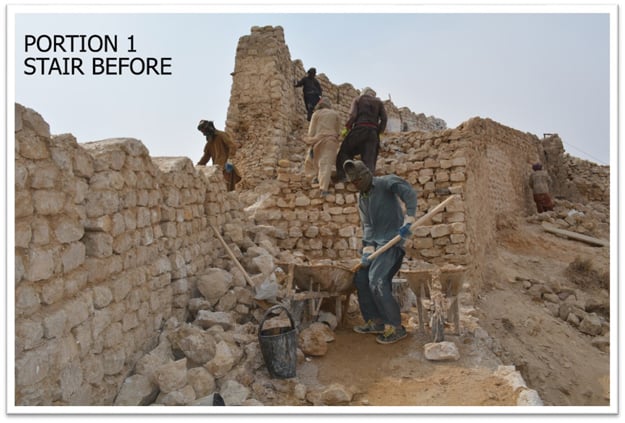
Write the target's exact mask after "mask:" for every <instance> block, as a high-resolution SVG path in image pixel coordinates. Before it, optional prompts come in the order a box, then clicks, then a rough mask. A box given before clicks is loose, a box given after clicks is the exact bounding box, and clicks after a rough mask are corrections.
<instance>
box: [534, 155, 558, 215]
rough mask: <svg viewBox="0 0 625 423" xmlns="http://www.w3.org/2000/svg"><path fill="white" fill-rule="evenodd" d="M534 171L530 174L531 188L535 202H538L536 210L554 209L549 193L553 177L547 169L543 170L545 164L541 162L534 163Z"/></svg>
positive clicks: (539, 211) (540, 211)
mask: <svg viewBox="0 0 625 423" xmlns="http://www.w3.org/2000/svg"><path fill="white" fill-rule="evenodd" d="M532 169H534V173H532V174H531V175H530V181H529V184H530V188H532V192H533V193H534V202H535V203H536V210H538V213H542V212H546V211H551V210H553V207H554V204H553V201H552V200H551V196H550V195H549V184H551V178H550V177H549V174H548V173H547V171H546V170H543V166H542V165H541V164H540V163H535V164H533V165H532Z"/></svg>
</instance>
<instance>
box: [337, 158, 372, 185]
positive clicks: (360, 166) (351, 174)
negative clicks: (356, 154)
mask: <svg viewBox="0 0 625 423" xmlns="http://www.w3.org/2000/svg"><path fill="white" fill-rule="evenodd" d="M343 170H345V174H346V175H347V179H349V180H350V181H355V180H357V179H360V178H362V177H363V176H365V175H371V171H370V170H369V168H368V167H367V165H365V164H364V163H363V162H362V161H360V160H347V161H346V162H345V163H344V164H343Z"/></svg>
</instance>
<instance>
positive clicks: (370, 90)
mask: <svg viewBox="0 0 625 423" xmlns="http://www.w3.org/2000/svg"><path fill="white" fill-rule="evenodd" d="M362 95H370V96H371V97H375V96H376V95H377V94H376V92H375V91H374V90H373V88H370V87H365V88H363V90H362Z"/></svg>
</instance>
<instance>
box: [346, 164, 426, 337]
mask: <svg viewBox="0 0 625 423" xmlns="http://www.w3.org/2000/svg"><path fill="white" fill-rule="evenodd" d="M343 169H344V170H345V174H346V175H347V178H348V180H349V181H350V182H352V183H353V184H354V185H355V186H356V188H357V189H358V191H359V195H358V210H359V212H360V221H361V224H362V229H363V237H362V246H363V249H362V257H361V264H362V265H361V267H360V269H359V270H358V272H356V275H354V284H355V285H356V291H357V293H358V302H359V305H360V312H361V313H362V317H363V319H364V321H365V324H364V325H361V326H355V327H354V331H355V332H357V333H373V334H377V337H376V341H377V342H378V343H380V344H392V343H394V342H397V341H399V340H400V339H403V338H405V337H406V329H405V328H404V327H403V326H402V324H401V313H400V308H399V304H397V301H395V299H394V298H393V295H392V293H393V292H392V281H393V276H394V275H395V273H397V271H399V268H400V267H401V263H402V260H403V258H404V255H405V250H404V245H403V244H404V240H405V239H406V237H408V235H410V226H411V225H412V223H414V220H415V218H414V217H415V214H416V211H417V193H416V192H415V190H414V188H413V187H412V186H411V185H410V184H409V183H408V182H407V181H405V180H403V179H402V178H400V177H399V176H396V175H384V176H378V177H374V176H373V175H372V173H371V171H370V170H369V169H368V168H367V166H366V165H365V164H364V163H363V162H362V161H360V160H355V161H354V160H347V161H346V162H345V164H344V166H343ZM400 200H401V201H402V202H403V203H404V205H405V207H406V215H405V216H404V213H403V211H402V207H401V203H400ZM398 234H399V235H401V238H402V240H401V241H400V242H398V243H397V244H395V245H394V246H392V247H391V248H389V249H388V250H387V251H385V252H383V253H382V254H380V255H379V256H378V257H376V258H375V259H374V260H372V261H371V262H370V261H369V260H368V257H369V255H371V254H373V252H375V251H376V249H378V248H380V247H382V246H383V245H385V244H386V243H387V242H388V241H390V240H391V239H393V238H395V236H397V235H398Z"/></svg>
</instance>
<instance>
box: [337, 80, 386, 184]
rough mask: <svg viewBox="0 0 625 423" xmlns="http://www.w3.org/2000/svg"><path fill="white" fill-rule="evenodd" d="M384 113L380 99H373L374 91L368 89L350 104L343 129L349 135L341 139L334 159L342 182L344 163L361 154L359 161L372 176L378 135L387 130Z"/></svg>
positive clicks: (378, 139) (378, 146)
mask: <svg viewBox="0 0 625 423" xmlns="http://www.w3.org/2000/svg"><path fill="white" fill-rule="evenodd" d="M386 121H387V116H386V110H385V109H384V104H383V103H382V100H380V99H379V98H377V97H376V94H375V91H373V90H372V89H371V88H369V87H367V88H365V89H364V90H363V91H362V95H360V96H359V97H356V98H355V99H354V101H353V102H352V107H351V109H350V112H349V119H348V120H347V123H346V124H345V126H346V127H347V129H349V130H350V131H349V133H348V134H347V136H346V137H345V139H344V140H343V143H342V144H341V148H340V149H339V152H338V155H337V156H336V176H337V179H338V180H339V181H345V172H344V170H343V164H344V163H345V161H346V160H351V159H353V158H354V157H355V156H356V155H358V154H360V158H361V160H362V161H363V162H364V163H365V165H367V167H368V168H369V170H370V171H371V173H372V174H375V163H376V161H377V160H378V150H379V148H380V134H382V133H383V132H384V130H385V129H386Z"/></svg>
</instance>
